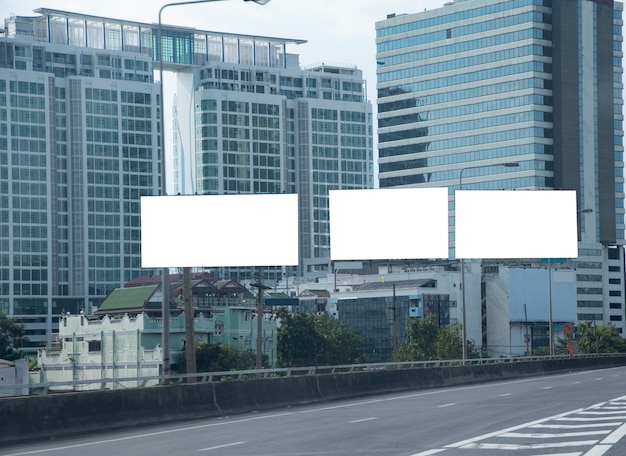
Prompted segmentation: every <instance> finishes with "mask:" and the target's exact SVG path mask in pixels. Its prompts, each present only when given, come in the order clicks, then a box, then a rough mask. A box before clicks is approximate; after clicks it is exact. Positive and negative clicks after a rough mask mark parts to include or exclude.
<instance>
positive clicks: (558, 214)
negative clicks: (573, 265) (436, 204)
mask: <svg viewBox="0 0 626 456" xmlns="http://www.w3.org/2000/svg"><path fill="white" fill-rule="evenodd" d="M577 214H578V213H577V211H576V192H575V191H566V190H536V191H533V190H517V191H514V190H503V191H482V190H463V191H456V192H455V232H456V235H455V241H456V244H455V251H456V258H577V257H578V234H577Z"/></svg>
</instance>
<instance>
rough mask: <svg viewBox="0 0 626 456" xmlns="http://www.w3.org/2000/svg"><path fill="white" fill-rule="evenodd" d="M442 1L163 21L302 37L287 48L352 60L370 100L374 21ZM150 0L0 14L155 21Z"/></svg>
mask: <svg viewBox="0 0 626 456" xmlns="http://www.w3.org/2000/svg"><path fill="white" fill-rule="evenodd" d="M445 1H447V0H314V1H313V0H311V1H307V0H271V1H270V2H269V3H268V4H267V5H264V6H260V5H257V4H255V3H252V2H250V3H244V2H243V1H242V0H231V1H217V2H215V3H213V4H210V5H209V4H200V5H182V6H172V7H169V8H167V9H165V10H164V12H163V23H169V24H175V25H181V26H186V27H194V28H197V29H202V30H212V31H217V32H230V33H241V34H252V35H265V36H275V37H280V38H295V39H302V40H307V43H306V44H301V45H292V46H290V47H288V52H290V53H294V54H300V64H301V65H311V64H315V63H319V62H322V61H325V62H333V63H342V64H348V65H356V66H358V67H359V68H360V69H362V70H363V72H364V76H365V79H366V80H367V84H368V93H369V98H370V101H372V104H374V105H375V99H374V97H375V90H374V89H375V87H376V66H375V61H376V45H375V23H376V22H377V21H380V20H383V19H385V18H386V17H387V14H390V13H396V14H400V13H416V12H418V11H423V10H424V9H432V8H438V7H441V6H443V3H444V2H445ZM165 3H167V0H164V1H162V2H160V1H154V0H99V1H96V0H0V12H1V13H2V14H1V19H5V18H7V17H9V15H10V14H11V13H14V14H16V15H19V16H28V15H32V14H33V10H35V9H37V8H43V7H45V8H54V9H59V10H64V11H72V12H77V13H84V14H92V15H96V16H105V17H112V18H116V19H128V20H132V21H138V22H154V23H156V22H158V13H159V8H160V7H161V6H162V5H164V4H165Z"/></svg>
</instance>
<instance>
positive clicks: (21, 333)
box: [0, 313, 28, 361]
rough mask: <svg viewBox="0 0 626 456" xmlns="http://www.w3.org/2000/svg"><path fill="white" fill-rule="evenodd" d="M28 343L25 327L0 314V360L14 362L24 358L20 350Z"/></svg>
mask: <svg viewBox="0 0 626 456" xmlns="http://www.w3.org/2000/svg"><path fill="white" fill-rule="evenodd" d="M26 342H28V337H26V331H25V329H24V325H20V324H18V323H16V322H15V320H14V319H13V318H9V317H7V316H6V315H4V314H2V313H0V359H6V360H8V361H14V360H16V359H19V358H21V357H22V354H21V353H20V351H19V349H20V348H22V347H23V346H24V344H25V343H26Z"/></svg>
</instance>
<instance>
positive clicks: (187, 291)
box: [183, 267, 197, 383]
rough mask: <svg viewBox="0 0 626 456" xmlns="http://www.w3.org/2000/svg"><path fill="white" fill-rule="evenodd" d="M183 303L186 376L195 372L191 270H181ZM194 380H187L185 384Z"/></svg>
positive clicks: (186, 268)
mask: <svg viewBox="0 0 626 456" xmlns="http://www.w3.org/2000/svg"><path fill="white" fill-rule="evenodd" d="M183 301H184V304H185V365H186V366H187V373H188V374H195V373H196V372H197V370H196V341H195V336H194V334H195V330H194V312H193V298H192V294H191V268H188V267H185V268H183ZM194 381H195V378H194V379H191V378H188V379H187V383H193V382H194Z"/></svg>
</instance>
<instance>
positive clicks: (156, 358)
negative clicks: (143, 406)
mask: <svg viewBox="0 0 626 456" xmlns="http://www.w3.org/2000/svg"><path fill="white" fill-rule="evenodd" d="M195 285H196V286H195V287H194V290H196V291H197V292H198V293H197V294H194V329H193V331H194V338H195V341H196V343H211V344H217V343H220V344H223V345H227V346H229V347H237V348H242V349H244V350H250V351H255V350H256V340H257V339H256V337H257V324H256V318H257V308H256V303H255V300H254V299H250V296H251V295H250V296H248V294H246V292H245V291H244V290H245V287H242V286H241V285H238V284H237V283H236V282H232V281H225V282H223V283H216V285H215V286H214V285H211V287H212V288H213V289H216V290H222V291H221V295H220V294H219V293H218V294H210V293H206V291H207V288H206V287H207V284H206V283H202V281H199V282H198V283H196V284H195ZM159 287H160V286H159V285H146V286H138V287H131V288H123V289H116V290H114V291H113V292H111V293H110V294H109V296H108V297H107V299H105V301H104V302H103V303H102V305H101V306H100V307H99V309H98V311H97V313H96V314H95V315H94V316H87V315H84V314H79V315H71V314H69V313H66V314H65V315H62V316H61V319H60V321H59V333H58V334H57V335H55V338H54V343H53V347H52V348H46V349H40V350H39V351H38V359H37V360H38V363H37V364H38V372H37V373H36V374H35V375H34V377H35V378H34V379H35V380H36V381H37V382H53V381H54V382H63V381H75V382H76V381H81V380H99V379H119V378H135V380H133V381H129V382H117V383H112V384H111V386H112V387H116V386H122V385H128V386H136V385H138V384H143V383H142V382H143V381H142V380H141V377H150V376H157V375H160V374H161V372H162V360H163V353H162V350H161V343H162V337H163V331H162V328H163V319H162V317H161V303H162V295H161V293H160V288H159ZM246 297H247V298H248V299H245V298H246ZM196 298H198V299H200V300H201V301H202V302H200V301H197V300H196ZM262 318H263V323H262V331H263V334H262V337H263V345H262V346H263V355H265V356H267V358H268V359H269V361H270V363H271V365H272V366H274V365H275V363H276V359H277V354H276V342H275V341H276V337H277V322H276V320H275V319H274V318H273V317H272V314H271V312H264V315H263V316H262ZM169 345H170V360H172V362H173V363H175V362H176V359H177V357H178V355H181V354H182V353H183V352H184V347H185V315H184V313H182V312H181V311H180V310H179V309H178V308H177V306H176V299H174V300H173V301H172V303H171V304H170V336H169ZM172 371H173V372H175V371H176V365H175V364H174V365H172ZM137 378H138V379H137ZM153 383H155V382H153Z"/></svg>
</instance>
